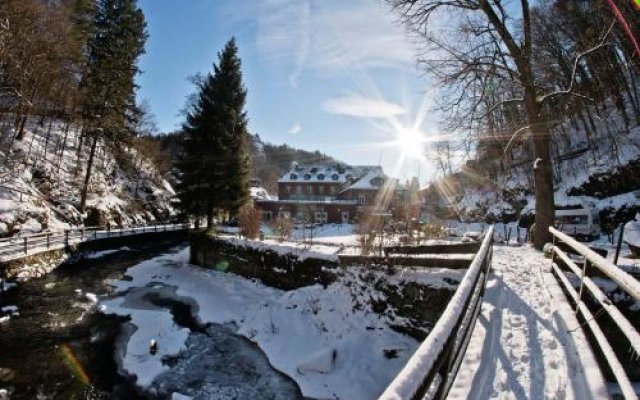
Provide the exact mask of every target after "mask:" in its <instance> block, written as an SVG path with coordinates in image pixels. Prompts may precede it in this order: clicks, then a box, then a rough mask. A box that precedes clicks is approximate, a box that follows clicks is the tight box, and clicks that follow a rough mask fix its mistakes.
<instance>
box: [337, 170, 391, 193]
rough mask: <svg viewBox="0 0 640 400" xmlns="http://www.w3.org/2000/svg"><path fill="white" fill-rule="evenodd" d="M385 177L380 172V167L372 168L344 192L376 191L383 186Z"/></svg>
mask: <svg viewBox="0 0 640 400" xmlns="http://www.w3.org/2000/svg"><path fill="white" fill-rule="evenodd" d="M386 179H387V177H386V176H385V174H384V172H382V168H381V167H373V168H371V169H370V170H368V171H367V172H366V173H365V174H364V175H363V176H362V177H361V178H360V179H358V180H357V181H355V182H354V183H353V184H351V185H350V186H348V187H346V188H345V189H344V190H343V192H344V191H347V190H351V189H358V190H378V189H380V187H382V185H383V184H384V182H385V180H386Z"/></svg>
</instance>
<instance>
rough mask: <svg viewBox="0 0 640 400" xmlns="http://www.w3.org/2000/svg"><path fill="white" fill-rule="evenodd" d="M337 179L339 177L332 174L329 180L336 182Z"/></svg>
mask: <svg viewBox="0 0 640 400" xmlns="http://www.w3.org/2000/svg"><path fill="white" fill-rule="evenodd" d="M338 178H339V177H338V174H333V175H331V179H333V180H334V181H337V180H338Z"/></svg>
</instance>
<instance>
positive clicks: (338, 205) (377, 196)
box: [255, 164, 398, 224]
mask: <svg viewBox="0 0 640 400" xmlns="http://www.w3.org/2000/svg"><path fill="white" fill-rule="evenodd" d="M397 189H398V184H397V181H396V180H395V179H390V178H388V177H387V176H385V174H384V172H383V170H382V168H381V167H379V166H366V165H363V166H347V165H338V164H324V165H307V166H302V165H297V164H294V165H292V167H291V169H290V170H289V171H287V173H285V174H284V175H283V176H282V177H280V179H279V180H278V196H277V199H276V198H272V199H256V200H255V204H256V207H257V208H258V209H259V210H260V211H261V215H262V219H263V221H265V222H269V221H271V220H274V219H276V218H291V219H293V220H294V221H296V222H304V223H319V224H322V223H351V222H355V221H356V219H357V216H358V214H359V213H362V212H367V211H368V212H373V211H372V210H378V211H380V212H386V211H387V209H388V207H389V204H390V203H391V201H392V200H393V198H394V197H395V196H396V195H397Z"/></svg>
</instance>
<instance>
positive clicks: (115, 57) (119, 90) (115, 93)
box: [80, 0, 147, 210]
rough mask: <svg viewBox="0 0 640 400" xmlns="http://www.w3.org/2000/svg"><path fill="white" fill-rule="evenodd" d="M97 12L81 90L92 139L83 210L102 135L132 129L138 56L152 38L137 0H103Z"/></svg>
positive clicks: (112, 137) (114, 136)
mask: <svg viewBox="0 0 640 400" xmlns="http://www.w3.org/2000/svg"><path fill="white" fill-rule="evenodd" d="M95 12H96V13H95V17H94V20H93V26H92V32H91V35H90V37H89V41H88V45H87V52H88V56H87V66H86V72H85V76H84V77H83V82H82V89H81V90H82V113H83V119H84V121H85V125H84V133H85V136H86V137H87V139H88V141H89V144H90V152H89V160H88V162H87V170H86V174H85V179H84V185H83V187H82V191H81V196H80V197H81V198H80V209H81V210H84V207H85V205H86V200H87V191H88V187H89V181H90V179H91V170H92V167H93V162H94V157H95V151H96V146H97V144H98V140H99V139H102V140H104V141H106V142H107V144H110V143H111V144H113V143H117V142H118V141H121V140H123V139H126V135H127V134H128V125H129V122H130V115H131V110H132V109H134V108H135V89H136V85H135V81H134V79H135V76H136V74H137V73H138V72H139V69H138V67H137V61H138V58H139V57H140V56H141V55H142V54H143V53H144V44H145V41H146V39H147V34H146V31H145V28H146V23H145V20H144V14H143V13H142V10H140V9H139V8H138V6H137V4H136V0H98V1H97V3H96V7H95Z"/></svg>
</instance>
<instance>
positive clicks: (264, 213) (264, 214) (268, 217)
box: [261, 211, 271, 222]
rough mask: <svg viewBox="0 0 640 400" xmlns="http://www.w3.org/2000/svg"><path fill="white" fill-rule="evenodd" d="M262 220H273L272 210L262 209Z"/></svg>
mask: <svg viewBox="0 0 640 400" xmlns="http://www.w3.org/2000/svg"><path fill="white" fill-rule="evenodd" d="M261 214H262V221H263V222H269V221H271V211H262V213H261Z"/></svg>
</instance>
